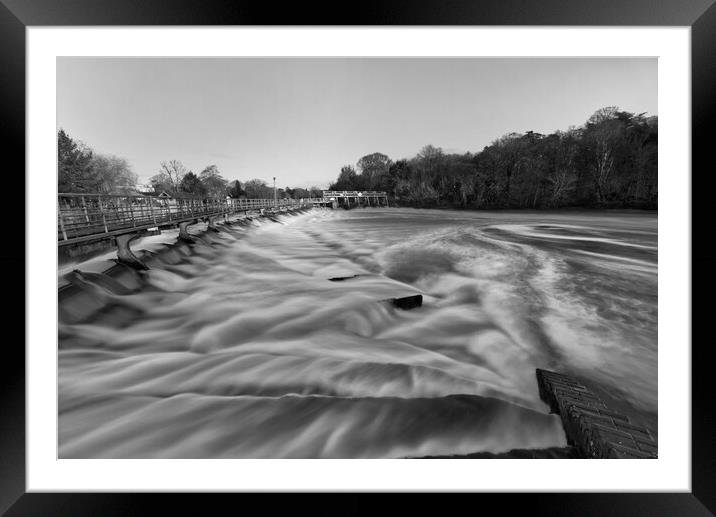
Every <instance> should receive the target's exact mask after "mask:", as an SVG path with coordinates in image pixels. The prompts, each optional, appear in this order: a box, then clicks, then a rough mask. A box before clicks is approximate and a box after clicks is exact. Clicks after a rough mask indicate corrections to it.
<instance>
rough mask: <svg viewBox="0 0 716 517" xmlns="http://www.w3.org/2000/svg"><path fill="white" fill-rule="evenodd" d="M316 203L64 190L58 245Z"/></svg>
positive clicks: (60, 200)
mask: <svg viewBox="0 0 716 517" xmlns="http://www.w3.org/2000/svg"><path fill="white" fill-rule="evenodd" d="M305 206H313V201H312V200H309V199H308V198H306V199H276V200H274V199H234V198H224V199H216V198H200V197H193V196H180V197H157V196H143V195H133V194H127V195H124V194H81V193H61V194H58V196H57V218H58V221H57V228H58V244H62V243H63V242H64V243H68V244H69V243H73V242H78V241H87V240H92V239H96V238H102V237H103V236H109V235H116V234H119V233H122V232H131V231H136V230H139V229H146V228H150V227H156V226H170V225H174V224H177V223H179V222H182V221H188V220H193V219H201V218H205V217H215V216H225V215H226V216H228V215H230V214H234V213H237V212H246V211H248V210H260V209H286V208H300V207H305Z"/></svg>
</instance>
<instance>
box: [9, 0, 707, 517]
mask: <svg viewBox="0 0 716 517" xmlns="http://www.w3.org/2000/svg"><path fill="white" fill-rule="evenodd" d="M3 1H4V3H5V5H0V56H1V57H0V63H2V65H3V66H2V70H3V72H2V74H0V91H2V100H1V102H2V113H3V123H2V126H1V129H0V130H2V132H3V137H4V138H3V139H2V141H3V144H4V145H3V147H4V148H5V149H6V150H7V151H8V152H7V153H6V155H10V156H14V157H15V159H16V162H15V164H14V167H13V169H12V170H25V157H24V154H23V153H20V152H19V150H20V149H24V138H25V112H24V110H25V28H26V27H27V26H33V25H55V26H62V25H229V24H232V25H345V24H350V25H386V24H387V25H577V26H595V25H658V26H671V25H685V26H691V28H692V164H693V165H692V170H699V169H700V170H702V171H703V172H702V174H701V177H699V188H697V189H693V187H692V236H696V235H706V234H705V233H704V232H706V231H707V229H708V228H709V226H710V225H709V221H710V219H711V217H709V216H710V214H708V213H707V212H706V209H707V208H706V206H707V205H706V203H705V202H706V198H705V196H707V195H709V193H710V192H711V189H710V188H708V187H709V186H710V185H707V184H705V183H704V180H710V177H711V176H712V175H713V171H714V170H716V166H715V164H714V161H715V160H714V157H713V153H712V151H711V150H710V147H712V145H713V144H712V143H711V140H710V138H709V136H708V130H709V129H711V128H713V127H714V126H715V124H714V123H715V122H716V112H715V111H716V110H715V108H716V106H715V104H716V96H715V95H714V94H713V92H714V91H716V63H715V60H714V57H713V56H714V54H715V53H716V6H714V5H713V2H711V1H708V2H704V1H699V2H695V1H694V2H679V1H675V0H670V1H668V2H660V3H653V2H650V1H643V0H640V1H625V2H615V1H611V0H610V1H608V2H601V3H599V4H597V3H596V2H586V1H581V0H580V1H574V0H573V1H571V2H566V1H561V0H560V1H547V2H533V3H531V4H530V3H526V4H530V5H528V6H527V7H526V8H525V3H523V2H519V1H504V0H503V1H499V0H497V1H487V2H481V3H480V4H475V3H472V4H470V5H469V6H468V4H467V3H455V2H446V3H443V2H426V1H421V2H419V3H410V5H409V6H408V5H407V3H406V2H404V1H403V2H401V1H392V2H389V1H384V2H380V3H379V4H378V3H371V4H362V6H361V9H360V12H357V13H355V15H354V16H350V15H347V14H345V13H344V14H338V12H337V11H336V10H335V9H336V8H340V5H338V4H334V7H332V8H331V7H330V6H321V5H320V4H318V3H315V4H310V5H309V6H306V5H305V4H300V3H297V4H296V5H294V6H293V7H292V8H289V9H287V10H276V9H275V8H272V7H271V6H269V5H265V6H264V7H261V8H259V7H257V6H258V5H259V4H257V3H249V2H230V3H229V2H222V1H206V0H204V1H203V2H194V1H185V2H177V3H175V4H174V5H160V4H159V3H158V2H147V1H145V2H119V1H116V0H114V1H109V0H94V1H90V0H80V1H76V2H71V3H70V2H65V3H61V2H51V1H47V0H43V1H40V0H13V1H12V2H10V1H8V0H3ZM7 4H11V8H8V7H6V5H7ZM446 6H447V7H446ZM516 6H519V7H520V8H524V9H522V10H520V9H515V7H516ZM272 11H273V12H272ZM347 18H348V19H347ZM318 20H320V22H319V21H318ZM349 22H351V23H349ZM6 176H7V178H6V181H7V187H6V188H8V191H9V192H13V193H14V194H15V195H14V196H12V197H13V199H14V200H17V199H19V198H20V196H18V195H17V192H18V191H22V192H23V194H24V195H23V202H24V199H25V197H26V196H27V195H28V194H29V193H28V192H26V190H25V186H24V181H23V180H24V177H22V178H12V177H11V176H12V174H11V169H10V168H7V169H6ZM16 176H17V175H16ZM696 178H697V175H695V174H692V180H695V179H696ZM692 185H693V184H692ZM697 200H700V201H701V203H697ZM698 206H700V207H701V208H700V209H699V208H697V207H698ZM699 210H700V211H699ZM18 211H21V212H20V213H23V212H24V206H23V208H19V207H18ZM14 212H15V211H13V213H14ZM699 230H701V231H699ZM16 233H17V232H16ZM23 235H24V233H23ZM24 250H25V247H24V241H23V246H22V247H21V246H20V245H19V244H18V243H17V242H16V241H15V242H14V243H13V245H12V246H7V247H3V248H2V251H0V258H1V259H2V261H3V262H2V264H3V266H4V267H5V268H6V270H8V271H20V270H22V271H24V273H25V275H27V274H28V273H30V272H29V271H27V270H26V266H25V252H24ZM714 266H716V257H715V256H714V254H713V253H711V252H709V251H708V245H707V244H704V243H703V240H702V241H698V240H696V239H693V238H692V268H693V269H692V275H697V278H698V279H699V282H698V284H697V285H696V286H694V289H693V291H692V295H693V304H692V307H693V311H694V312H693V313H692V321H693V320H694V319H696V318H695V317H694V316H695V315H700V316H701V317H702V321H703V318H704V317H706V311H708V310H709V303H708V301H706V300H707V299H706V297H705V294H706V293H707V292H709V291H711V289H710V288H711V287H716V285H714V284H716V281H715V280H714V279H713V275H712V274H709V273H710V271H707V269H706V268H710V270H711V271H713V267H714ZM699 273H701V274H699ZM8 276H10V275H8ZM14 276H15V277H16V278H14V279H12V278H9V279H8V282H9V283H10V284H11V283H12V281H13V280H14V281H17V282H18V283H19V281H20V275H14ZM23 279H24V278H23ZM13 287H14V286H13ZM18 288H19V289H21V290H20V291H19V292H23V291H24V286H23V287H19V286H18ZM14 291H15V290H14V289H12V288H8V292H7V294H6V296H12V295H13V293H14ZM698 294H701V295H702V298H703V299H702V300H701V302H700V303H699V300H698V297H699V296H698ZM13 302H14V300H13ZM20 311H24V303H23V304H20V303H14V304H13V306H10V307H8V308H7V309H6V311H5V314H6V320H7V321H8V323H10V322H13V323H14V324H15V326H17V325H18V322H19V321H20ZM23 314H24V312H23ZM23 319H24V318H23ZM692 325H693V324H692ZM693 330H694V329H693V328H692V335H693ZM22 333H23V334H24V328H23V331H22ZM5 348H6V357H5V359H4V360H3V361H2V363H3V370H2V373H3V375H2V377H1V378H0V383H2V384H1V385H2V391H1V392H0V393H2V396H3V402H2V406H1V407H2V427H1V429H2V431H1V432H2V441H1V442H0V458H1V460H0V469H2V470H1V471H0V475H2V479H3V483H2V489H0V511H4V510H5V509H6V508H9V507H11V506H12V508H10V511H9V513H8V515H13V514H15V515H36V514H37V515H40V514H50V513H53V514H57V512H58V511H62V512H63V513H62V514H63V515H64V514H72V515H82V514H94V515H97V514H103V515H113V514H115V513H112V512H118V511H120V510H121V513H123V514H127V513H136V512H137V511H139V512H141V511H142V509H145V508H146V506H145V505H146V504H147V503H148V502H149V501H157V502H160V504H162V505H164V504H168V500H167V496H171V497H175V494H142V495H141V496H139V495H121V494H116V493H112V494H82V495H80V494H38V493H25V404H24V403H25V398H24V387H25V367H24V366H25V357H24V351H23V350H22V349H21V348H20V347H19V345H17V344H16V343H14V341H13V340H9V339H8V340H6V347H5ZM709 352H710V346H709V344H708V343H700V344H699V345H698V346H694V347H693V348H692V361H693V364H692V492H691V493H690V494H666V493H660V494H656V493H649V494H529V495H524V496H522V495H521V496H519V497H516V494H502V495H499V496H498V495H491V494H479V496H480V497H481V498H482V497H490V498H499V499H498V500H497V501H498V502H499V504H500V505H501V506H502V507H503V508H505V507H508V508H510V507H511V508H514V506H513V505H525V507H526V508H529V511H530V513H535V512H537V513H538V514H539V513H542V512H545V513H547V512H550V513H552V514H555V512H554V510H555V508H557V507H559V508H560V512H567V513H566V514H570V513H571V514H577V513H578V514H580V515H598V514H602V515H603V514H605V513H610V514H612V515H614V514H619V515H621V514H624V515H626V514H630V515H634V514H647V513H648V514H651V515H661V514H664V515H666V514H671V515H673V514H674V513H676V512H677V511H678V513H679V514H680V515H707V514H708V510H707V508H709V509H711V510H712V511H713V510H714V508H716V500H715V495H714V492H713V489H712V485H713V480H714V479H716V476H715V475H714V471H715V462H714V445H715V443H714V440H715V438H714V437H716V429H715V423H714V422H716V418H715V416H714V408H713V403H712V400H711V399H712V397H711V394H712V393H713V386H712V385H711V383H709V382H708V380H709V376H710V375H709V374H710V372H708V370H709V369H710V364H711V363H710V361H709ZM241 495H247V494H231V495H229V494H222V496H221V499H223V500H226V498H227V497H235V496H241ZM476 495H477V494H476ZM197 497H199V498H200V499H202V500H206V498H207V496H206V495H201V496H197ZM332 497H335V496H332ZM182 499H185V498H184V497H182V498H179V500H178V501H179V502H180V504H181V506H182V507H185V505H186V500H184V501H183V502H182V501H181V500H182ZM291 499H293V500H294V501H296V500H300V499H303V498H301V497H300V496H299V497H297V496H295V495H294V496H292V497H291ZM341 499H342V502H340V503H339V504H340V505H342V506H341V507H340V508H342V509H343V510H345V511H341V513H347V512H348V511H357V510H358V509H359V508H360V506H361V505H362V501H364V500H363V499H361V500H358V499H357V496H355V495H350V497H348V498H341ZM304 500H305V499H304ZM416 502H419V500H418V501H416ZM13 503H14V505H13ZM262 504H264V503H263V502H262ZM292 504H295V503H292ZM337 508H338V507H337ZM43 509H44V511H43ZM50 509H52V510H50ZM60 509H61V510H60ZM570 509H571V511H570ZM116 514H119V513H116Z"/></svg>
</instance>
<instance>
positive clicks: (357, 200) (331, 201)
mask: <svg viewBox="0 0 716 517" xmlns="http://www.w3.org/2000/svg"><path fill="white" fill-rule="evenodd" d="M323 204H324V206H325V205H329V206H332V207H333V208H338V207H339V206H341V207H344V208H352V207H357V206H376V207H380V206H385V207H387V206H388V194H387V193H386V192H383V191H377V190H324V191H323Z"/></svg>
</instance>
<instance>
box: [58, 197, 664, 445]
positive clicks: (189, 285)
mask: <svg viewBox="0 0 716 517" xmlns="http://www.w3.org/2000/svg"><path fill="white" fill-rule="evenodd" d="M182 250H183V251H182ZM148 263H149V265H150V267H151V270H149V271H147V272H143V273H141V275H142V279H141V282H142V286H141V288H140V289H139V290H137V291H136V292H132V293H125V294H115V293H111V292H109V291H107V290H106V289H103V287H102V286H101V285H98V286H97V291H98V292H99V293H100V294H101V296H102V297H103V299H104V300H105V302H106V307H105V309H104V310H103V311H100V312H99V313H97V314H96V315H94V316H92V317H91V318H89V319H88V320H86V321H82V322H72V323H71V322H63V321H60V323H59V455H60V457H61V458H94V457H101V458H271V457H277V458H394V457H419V456H428V455H452V454H467V453H474V452H479V451H487V452H504V451H508V450H511V449H524V448H546V447H562V446H564V445H566V439H565V436H564V431H563V429H562V426H561V422H560V419H559V417H558V416H557V415H550V414H548V413H549V412H548V408H547V406H546V405H545V404H544V403H543V402H541V401H540V399H539V394H538V391H537V384H536V380H535V368H537V367H540V368H546V369H550V370H555V371H558V372H561V373H568V374H573V375H578V376H580V377H581V378H583V379H584V380H585V382H588V383H591V384H590V387H591V386H592V385H593V386H594V387H595V389H598V390H599V394H600V395H601V396H603V397H604V398H605V399H608V400H610V401H611V402H612V403H613V404H616V405H617V406H618V407H619V408H620V409H622V410H624V411H628V412H630V413H631V414H633V415H638V419H641V421H642V422H644V423H647V424H648V425H650V426H651V427H652V428H656V415H657V216H656V214H655V213H646V212H626V211H623V212H612V211H603V212H578V211H574V212H571V211H564V212H538V211H535V212H532V211H530V212H525V211H521V212H468V211H449V210H445V211H443V210H440V211H438V210H421V209H402V208H387V209H385V208H383V209H379V208H373V209H371V208H366V209H354V210H350V211H345V210H327V209H315V210H312V211H309V212H306V213H303V214H300V215H296V216H287V215H281V216H278V219H277V222H274V221H268V220H254V221H252V222H251V223H250V224H249V225H246V226H241V227H238V226H234V227H232V228H231V229H225V230H224V231H222V232H221V233H207V234H204V235H202V236H201V237H200V238H199V240H198V241H197V243H196V244H195V245H194V246H193V249H192V250H191V252H189V251H188V249H175V250H174V251H168V252H167V253H164V254H156V255H154V256H153V257H151V258H149V259H148ZM353 275H359V276H355V277H354V278H349V279H346V280H343V281H329V280H328V279H329V278H332V277H346V276H353ZM418 292H419V293H422V294H423V305H422V307H419V308H415V309H413V310H400V309H397V308H395V307H393V306H392V305H391V304H390V303H386V302H383V301H381V300H384V299H387V298H392V297H395V296H401V295H405V294H412V293H418Z"/></svg>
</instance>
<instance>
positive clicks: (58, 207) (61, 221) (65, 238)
mask: <svg viewBox="0 0 716 517" xmlns="http://www.w3.org/2000/svg"><path fill="white" fill-rule="evenodd" d="M57 215H58V217H59V218H60V230H62V238H63V240H67V232H66V231H65V221H64V219H63V217H62V208H61V207H60V200H59V199H58V200H57Z"/></svg>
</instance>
